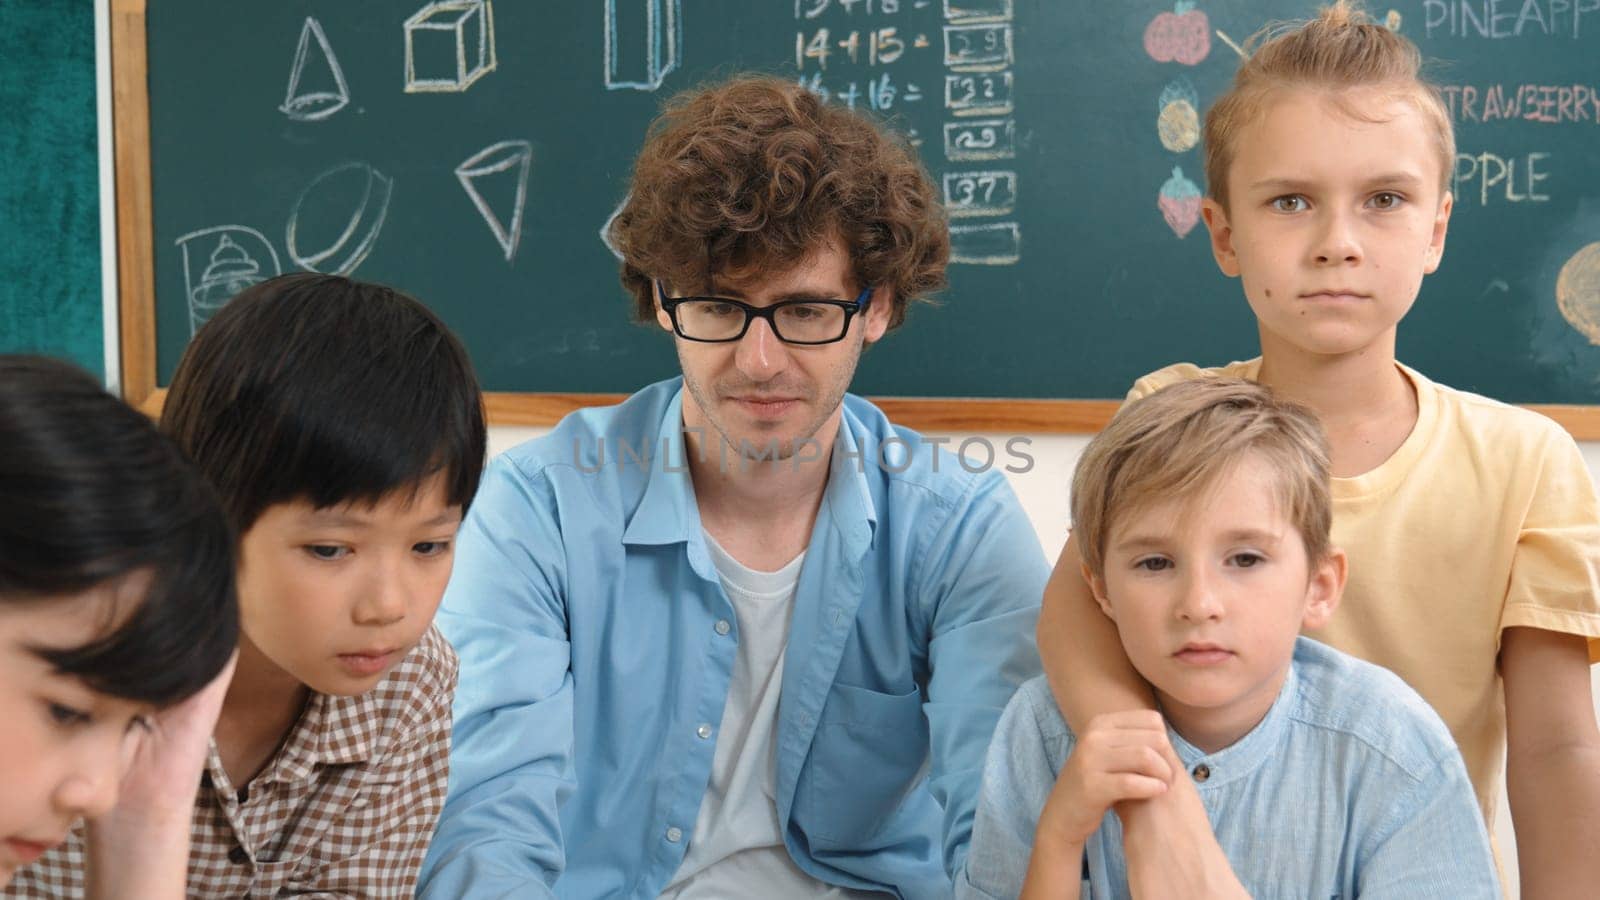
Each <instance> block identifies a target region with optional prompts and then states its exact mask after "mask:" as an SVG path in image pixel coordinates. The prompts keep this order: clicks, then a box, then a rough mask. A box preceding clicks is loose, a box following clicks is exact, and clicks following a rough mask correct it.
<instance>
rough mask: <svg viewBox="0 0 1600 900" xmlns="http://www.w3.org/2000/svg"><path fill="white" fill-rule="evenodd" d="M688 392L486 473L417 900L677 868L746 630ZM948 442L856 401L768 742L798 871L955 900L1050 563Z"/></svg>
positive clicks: (472, 530) (462, 581)
mask: <svg viewBox="0 0 1600 900" xmlns="http://www.w3.org/2000/svg"><path fill="white" fill-rule="evenodd" d="M681 398H682V393H681V381H680V380H679V379H674V380H672V381H669V382H663V383H660V384H656V385H653V386H651V387H648V388H646V389H644V390H643V391H640V392H639V393H638V394H635V395H634V396H633V397H632V398H630V399H629V400H628V401H627V402H625V403H623V404H622V405H620V406H616V407H609V408H604V409H588V410H583V411H580V412H578V413H575V414H573V415H571V416H568V417H567V418H566V419H564V420H563V421H562V422H561V424H560V425H558V426H557V427H556V428H555V430H554V431H552V432H551V433H550V434H549V435H547V436H544V437H541V438H538V439H535V440H533V441H529V442H527V443H525V444H523V445H521V446H519V447H516V448H514V449H512V450H511V451H509V452H507V453H505V454H503V455H502V456H500V457H498V458H497V459H495V460H494V462H493V463H492V464H491V465H490V467H489V470H488V472H487V473H486V474H485V477H484V482H483V486H482V488H481V489H480V491H479V493H478V496H477V498H476V499H475V500H474V501H473V504H472V510H471V513H470V514H469V515H468V517H467V521H466V523H465V524H464V525H463V527H462V530H461V534H460V536H459V539H458V545H457V550H456V560H455V569H454V574H453V576H452V578H451V581H450V586H449V588H448V590H447V591H446V592H445V599H444V605H443V607H442V609H441V611H440V614H439V625H440V627H441V628H442V629H443V630H444V632H445V634H446V636H448V637H449V638H450V640H451V642H452V643H454V645H455V647H456V650H457V652H458V653H459V654H460V657H461V680H460V687H459V688H458V689H457V691H456V704H455V734H454V745H453V750H452V752H451V771H450V793H449V799H448V800H447V802H446V804H445V809H444V813H443V816H442V817H441V819H440V821H439V828H438V832H437V834H436V835H435V837H434V840H433V844H432V847H431V848H430V851H429V854H428V858H427V862H426V863H425V865H424V868H423V874H422V880H421V883H420V887H419V895H420V896H423V897H428V898H450V900H455V898H459V897H467V898H485V897H516V898H528V897H534V898H537V897H552V896H553V897H563V898H580V897H582V898H587V897H640V898H644V897H655V896H656V895H657V894H658V893H659V892H660V890H661V889H662V888H663V887H664V886H665V885H666V884H667V883H668V880H669V879H670V877H671V875H672V874H673V872H674V871H675V870H676V869H677V868H678V864H679V863H680V862H681V861H682V859H683V855H684V851H685V850H686V849H687V843H688V841H689V839H690V836H691V835H692V833H693V831H694V824H695V818H696V816H697V814H698V811H699V807H700V802H701V798H702V797H703V796H704V794H705V791H706V786H707V783H708V779H709V777H710V772H711V761H712V756H713V752H714V750H715V747H716V740H715V738H716V735H715V727H716V726H717V725H718V723H720V722H721V719H722V708H723V705H724V702H725V700H726V698H727V694H728V686H729V678H730V674H731V671H732V668H733V662H734V656H735V647H736V642H737V641H738V640H739V633H738V625H737V620H736V617H735V616H734V612H733V607H732V605H731V604H730V602H729V600H728V598H727V596H726V595H725V594H724V592H723V589H722V585H721V582H720V580H719V579H718V577H717V573H716V569H715V567H714V566H713V564H712V562H711V558H710V556H709V554H708V552H707V549H706V544H705V537H704V534H703V532H702V531H701V526H700V516H699V511H698V507H697V506H696V503H695V496H694V485H693V482H692V480H691V478H690V476H689V474H688V471H687V467H686V466H685V465H684V463H685V458H684V447H683V443H682V434H681V429H682V399H681ZM663 439H665V444H663ZM896 439H898V440H896ZM622 443H626V444H627V447H626V448H623V447H622V446H621V445H622ZM602 445H603V446H604V447H605V450H604V457H603V462H602V455H601V450H600V448H601V446H602ZM663 446H665V447H666V449H667V453H666V454H665V457H664V458H663V454H662V452H661V451H662V448H663ZM935 449H936V448H935V447H934V446H933V445H931V444H927V443H922V442H920V440H919V439H918V437H917V435H916V434H915V433H914V432H911V431H908V430H905V429H900V428H896V427H894V426H892V425H890V423H889V422H888V420H887V419H886V418H885V417H884V415H883V413H882V412H880V411H879V410H878V409H877V408H876V407H874V406H873V405H872V404H870V403H868V402H867V401H865V400H862V399H861V398H859V397H854V396H847V397H846V398H845V400H844V408H843V416H842V421H841V423H840V426H839V434H838V438H837V442H836V444H835V447H834V452H833V456H832V461H831V463H830V465H831V468H830V472H829V477H828V483H827V486H826V488H825V490H824V495H823V499H822V504H821V508H820V509H819V511H818V513H817V519H816V525H815V527H814V530H813V531H812V535H811V541H810V544H809V546H808V548H807V551H806V559H805V563H804V565H803V567H802V569H801V574H800V583H799V587H798V592H797V595H796V597H795V601H794V603H795V605H794V612H793V621H792V623H791V625H790V633H789V641H788V652H787V655H786V659H785V662H784V670H783V685H782V696H781V700H780V702H779V708H778V724H777V735H776V741H775V744H776V768H777V772H776V784H777V797H776V798H775V802H776V805H777V809H778V815H779V820H780V822H782V823H783V828H784V842H785V844H786V845H787V847H788V850H789V853H790V854H791V855H792V856H793V858H794V860H795V862H796V864H798V865H799V866H800V868H801V869H803V870H804V871H806V872H808V873H810V874H811V875H812V876H814V877H816V878H819V879H821V880H823V881H826V882H829V883H831V884H837V885H842V886H846V887H852V888H862V889H880V890H887V891H890V892H893V893H897V894H899V895H900V896H902V897H912V898H924V897H948V896H949V895H950V894H951V892H952V889H953V888H952V882H951V874H950V873H952V872H954V871H955V870H956V869H957V868H958V867H959V866H960V864H961V861H962V859H963V858H964V856H965V851H966V845H967V840H968V837H969V835H970V833H971V828H972V815H973V809H974V807H975V805H976V803H977V794H978V785H979V781H980V777H981V775H982V770H983V759H984V753H985V751H986V749H987V747H988V744H989V739H990V737H991V736H992V735H993V732H994V726H995V723H996V721H998V719H999V717H1000V713H1001V711H1002V710H1003V709H1004V708H1005V705H1006V702H1007V701H1008V700H1009V699H1010V697H1011V695H1012V693H1014V691H1015V690H1016V686H1017V685H1018V684H1021V683H1022V682H1023V681H1026V680H1027V679H1028V678H1030V677H1033V676H1034V675H1036V674H1037V673H1038V672H1039V661H1038V653H1037V650H1036V649H1035V646H1034V641H1033V630H1034V626H1035V622H1036V620H1037V616H1038V606H1039V601H1040V597H1041V595H1042V593H1043V590H1044V583H1045V579H1046V578H1047V576H1048V574H1049V567H1048V564H1047V562H1046V560H1045V558H1044V554H1043V552H1042V550H1041V549H1040V546H1039V541H1038V537H1037V536H1036V534H1035V532H1034V530H1033V528H1032V526H1031V525H1030V524H1029V522H1028V520H1027V518H1026V516H1025V515H1024V514H1023V512H1022V509H1021V507H1020V506H1019V505H1018V503H1017V499H1016V496H1015V495H1014V494H1013V493H1012V492H1011V489H1010V487H1009V486H1008V485H1007V483H1006V480H1005V478H1004V476H1003V475H1002V474H1001V472H999V471H996V470H989V471H983V472H980V473H976V474H974V473H972V472H968V471H966V470H965V469H964V468H963V466H962V465H959V464H958V461H957V459H956V458H955V457H954V456H952V455H951V454H948V453H942V452H941V453H935V452H934V451H935ZM619 450H620V451H621V453H620V454H619ZM880 450H881V451H882V455H881V456H880ZM644 456H648V460H647V461H643V462H641V457H644ZM885 459H886V460H887V462H888V464H887V465H883V464H880V461H881V460H885ZM976 462H982V460H981V459H978V460H976ZM976 462H969V463H968V465H969V466H972V467H973V468H977V465H976ZM1004 462H1005V457H1004V455H1001V456H999V458H998V459H997V461H996V465H1000V464H1002V463H1004ZM731 464H737V463H731ZM702 725H706V726H709V727H708V728H706V729H701V726H702ZM702 731H705V732H709V733H710V736H709V737H701V733H702Z"/></svg>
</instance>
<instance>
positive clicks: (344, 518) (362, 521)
mask: <svg viewBox="0 0 1600 900" xmlns="http://www.w3.org/2000/svg"><path fill="white" fill-rule="evenodd" d="M306 519H308V520H310V521H314V522H316V523H317V524H319V525H327V526H333V527H349V528H354V527H358V526H361V525H366V524H368V523H369V522H370V521H371V519H369V518H366V517H363V516H357V515H353V514H351V513H348V512H344V511H341V510H338V509H318V510H314V511H312V512H309V513H307V514H306ZM459 521H461V511H460V510H459V509H456V508H454V507H452V508H450V509H447V510H445V511H444V512H442V513H440V514H438V515H437V516H434V517H433V518H431V519H429V520H428V521H426V522H423V523H422V527H424V528H434V527H437V526H440V525H450V524H453V523H456V522H459Z"/></svg>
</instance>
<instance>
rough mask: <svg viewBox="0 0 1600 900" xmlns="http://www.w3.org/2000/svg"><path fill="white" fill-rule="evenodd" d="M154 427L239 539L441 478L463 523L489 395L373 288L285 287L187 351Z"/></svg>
mask: <svg viewBox="0 0 1600 900" xmlns="http://www.w3.org/2000/svg"><path fill="white" fill-rule="evenodd" d="M161 427H162V429H163V430H165V431H166V432H167V434H169V435H171V436H172V438H173V439H174V440H176V441H177V442H178V446H179V447H181V448H182V449H183V450H184V452H186V453H188V454H189V458H190V459H192V460H194V462H195V465H197V466H198V467H199V468H200V471H201V472H202V473H203V474H204V475H205V476H206V478H207V479H209V480H210V482H211V484H212V486H213V487H215V488H216V490H217V493H218V494H219V495H220V496H221V498H222V506H223V509H225V510H226V511H227V513H228V516H229V518H230V519H231V520H232V522H233V526H234V528H236V529H238V531H239V533H240V534H243V533H244V532H245V531H247V530H249V528H250V526H251V525H252V524H254V523H255V521H256V519H257V517H259V516H260V515H261V513H262V511H263V510H265V509H266V508H267V507H268V506H271V505H273V504H277V503H285V502H289V501H292V500H299V499H304V500H308V501H310V502H311V503H312V504H313V505H314V506H316V507H318V508H323V507H328V506H333V505H336V504H339V503H346V502H351V501H361V502H370V503H375V502H377V501H378V500H380V499H381V498H383V497H384V496H385V495H388V494H390V493H392V492H394V491H407V490H412V491H414V490H415V489H416V488H418V487H419V486H420V485H421V484H422V482H423V481H424V480H426V479H427V478H428V477H429V476H431V475H433V474H434V473H438V472H442V473H444V476H445V479H446V490H447V494H448V498H449V502H450V503H451V504H453V505H459V506H460V507H461V508H462V511H463V512H465V510H466V508H467V506H468V505H469V504H470V503H471V501H472V496H473V494H475V493H477V490H478V478H479V476H480V475H481V474H482V473H483V460H484V451H485V447H486V444H487V436H486V432H485V426H484V413H483V396H482V394H481V393H480V392H479V390H478V382H477V379H476V378H475V377H474V376H473V374H472V365H471V363H470V362H469V361H468V360H467V353H466V351H465V350H464V349H463V348H462V346H461V343H460V342H459V341H458V340H456V338H455V335H453V334H451V333H450V330H449V329H448V328H446V327H445V325H444V323H443V322H441V321H439V318H438V316H435V315H434V314H433V313H432V312H429V311H428V308H427V307H425V306H423V305H422V304H421V303H419V302H417V301H416V300H415V299H413V298H411V297H408V296H406V295H405V294H403V293H401V292H399V291H396V290H394V289H392V288H388V287H384V286H383V285H378V284H369V283H364V282H360V281H351V280H350V279H347V278H340V277H338V276H335V275H317V274H309V273H298V274H293V275H282V276H279V277H277V278H273V279H271V280H268V281H264V282H261V283H260V284H257V285H254V286H253V287H250V288H247V289H246V290H244V291H242V292H241V293H240V294H239V295H238V296H237V297H235V298H234V299H233V300H231V301H229V302H228V304H227V305H226V306H224V307H223V308H222V309H221V310H220V311H219V312H218V313H217V314H216V315H215V316H214V317H212V319H211V320H210V321H209V322H207V323H206V324H205V325H203V326H202V327H201V328H200V330H199V332H197V333H196V334H195V336H194V340H193V341H191V342H190V344H189V348H188V349H187V350H186V351H184V354H183V358H182V359H181V360H180V361H179V362H178V371H177V373H176V374H175V375H174V376H173V379H172V388H171V390H170V391H168V393H167V398H166V404H165V406H164V408H163V410H162V413H161Z"/></svg>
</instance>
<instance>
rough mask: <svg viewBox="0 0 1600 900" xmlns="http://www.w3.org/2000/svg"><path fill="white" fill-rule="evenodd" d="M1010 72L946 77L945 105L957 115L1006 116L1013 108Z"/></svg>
mask: <svg viewBox="0 0 1600 900" xmlns="http://www.w3.org/2000/svg"><path fill="white" fill-rule="evenodd" d="M1011 90H1012V76H1011V73H1010V72H993V73H989V74H974V75H946V76H945V77H944V108H945V109H947V110H949V111H950V112H951V114H953V115H957V116H1003V115H1008V114H1009V113H1010V112H1011Z"/></svg>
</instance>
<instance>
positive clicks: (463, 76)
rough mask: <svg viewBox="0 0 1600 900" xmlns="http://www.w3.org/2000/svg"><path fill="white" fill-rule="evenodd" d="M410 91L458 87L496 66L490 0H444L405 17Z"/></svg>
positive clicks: (462, 88) (467, 84)
mask: <svg viewBox="0 0 1600 900" xmlns="http://www.w3.org/2000/svg"><path fill="white" fill-rule="evenodd" d="M405 33H406V93H408V94H415V93H442V92H460V91H464V90H466V89H467V88H469V87H471V86H472V83H473V82H475V81H477V80H478V79H479V78H482V77H483V76H485V75H487V74H488V73H490V72H492V71H494V66H495V53H494V8H493V7H492V6H491V5H490V4H489V0H440V2H437V3H429V4H428V5H427V6H424V7H423V8H422V9H419V10H417V12H416V13H415V14H413V15H412V16H411V18H409V19H407V20H406V24H405Z"/></svg>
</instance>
